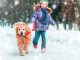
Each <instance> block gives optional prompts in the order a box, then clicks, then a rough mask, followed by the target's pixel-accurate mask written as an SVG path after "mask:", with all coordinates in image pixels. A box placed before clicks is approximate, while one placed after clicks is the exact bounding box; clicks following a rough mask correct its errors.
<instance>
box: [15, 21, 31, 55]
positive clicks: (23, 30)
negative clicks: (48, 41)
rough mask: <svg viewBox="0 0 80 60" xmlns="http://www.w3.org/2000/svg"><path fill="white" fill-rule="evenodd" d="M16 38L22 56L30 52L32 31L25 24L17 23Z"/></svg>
mask: <svg viewBox="0 0 80 60" xmlns="http://www.w3.org/2000/svg"><path fill="white" fill-rule="evenodd" d="M16 38H17V44H18V48H19V52H20V55H21V56H24V55H25V54H26V53H27V52H28V47H29V44H30V40H31V30H30V29H29V27H28V26H26V24H25V23H24V22H18V23H16Z"/></svg>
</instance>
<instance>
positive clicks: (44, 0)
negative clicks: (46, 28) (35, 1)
mask: <svg viewBox="0 0 80 60" xmlns="http://www.w3.org/2000/svg"><path fill="white" fill-rule="evenodd" d="M40 2H45V3H47V4H48V0H41V1H40Z"/></svg>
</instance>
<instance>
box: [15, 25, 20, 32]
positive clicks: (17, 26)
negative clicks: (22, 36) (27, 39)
mask: <svg viewBox="0 0 80 60" xmlns="http://www.w3.org/2000/svg"><path fill="white" fill-rule="evenodd" d="M18 28H19V25H18V24H16V29H15V30H16V34H17V33H18Z"/></svg>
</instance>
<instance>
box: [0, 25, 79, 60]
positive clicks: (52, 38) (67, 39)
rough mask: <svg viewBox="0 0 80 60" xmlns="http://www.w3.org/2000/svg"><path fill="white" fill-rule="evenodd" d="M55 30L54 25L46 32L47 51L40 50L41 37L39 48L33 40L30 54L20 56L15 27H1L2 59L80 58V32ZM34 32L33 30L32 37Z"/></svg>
mask: <svg viewBox="0 0 80 60" xmlns="http://www.w3.org/2000/svg"><path fill="white" fill-rule="evenodd" d="M61 29H62V28H61ZM61 29H60V30H55V28H53V27H52V26H50V27H49V30H48V31H47V34H46V39H47V51H46V53H44V54H42V53H41V51H40V47H41V39H40V40H39V44H38V46H39V47H38V49H34V48H33V46H32V42H31V43H30V47H29V54H26V55H25V56H20V55H19V51H18V48H17V42H16V37H15V29H14V28H10V27H4V28H2V27H0V60H80V32H79V31H74V30H72V31H69V30H67V31H65V30H63V29H62V30H61ZM33 37H34V32H32V39H33Z"/></svg>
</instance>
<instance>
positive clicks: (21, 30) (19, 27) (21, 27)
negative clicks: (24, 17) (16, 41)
mask: <svg viewBox="0 0 80 60" xmlns="http://www.w3.org/2000/svg"><path fill="white" fill-rule="evenodd" d="M26 32H27V26H26V24H25V23H24V22H19V23H17V24H16V34H18V35H20V36H25V35H26Z"/></svg>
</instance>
